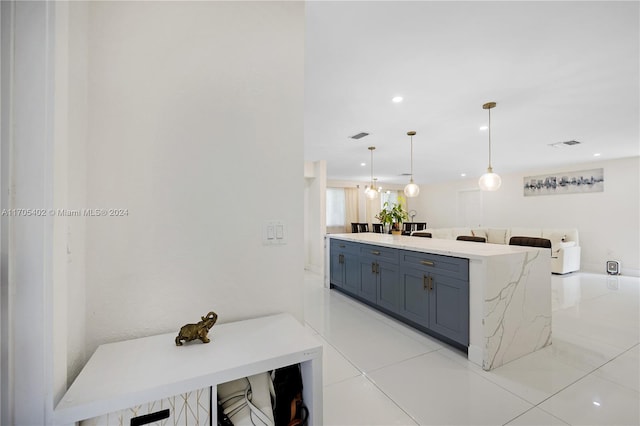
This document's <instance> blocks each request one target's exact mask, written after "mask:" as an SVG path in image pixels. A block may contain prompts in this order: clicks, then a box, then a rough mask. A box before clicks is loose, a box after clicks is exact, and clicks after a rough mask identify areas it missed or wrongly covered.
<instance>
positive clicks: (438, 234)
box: [429, 228, 455, 240]
mask: <svg viewBox="0 0 640 426" xmlns="http://www.w3.org/2000/svg"><path fill="white" fill-rule="evenodd" d="M429 232H431V235H432V236H433V238H441V239H445V240H453V239H454V238H455V237H454V236H453V229H451V228H435V229H431V230H429Z"/></svg>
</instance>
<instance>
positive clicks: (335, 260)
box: [329, 244, 344, 287]
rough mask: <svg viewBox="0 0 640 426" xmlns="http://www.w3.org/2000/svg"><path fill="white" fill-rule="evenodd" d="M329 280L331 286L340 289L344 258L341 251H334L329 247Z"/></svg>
mask: <svg viewBox="0 0 640 426" xmlns="http://www.w3.org/2000/svg"><path fill="white" fill-rule="evenodd" d="M329 259H330V264H329V279H330V281H331V284H333V285H335V286H338V287H342V285H343V282H344V257H343V254H342V252H341V251H339V250H336V249H334V246H333V244H332V245H331V251H330V254H329Z"/></svg>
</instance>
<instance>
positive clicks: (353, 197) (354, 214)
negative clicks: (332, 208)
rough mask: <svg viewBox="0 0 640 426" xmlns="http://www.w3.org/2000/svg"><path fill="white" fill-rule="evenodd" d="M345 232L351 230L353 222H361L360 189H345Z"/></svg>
mask: <svg viewBox="0 0 640 426" xmlns="http://www.w3.org/2000/svg"><path fill="white" fill-rule="evenodd" d="M344 212H345V228H347V229H346V230H345V232H351V222H360V219H359V217H360V215H359V212H358V189H357V188H345V189H344Z"/></svg>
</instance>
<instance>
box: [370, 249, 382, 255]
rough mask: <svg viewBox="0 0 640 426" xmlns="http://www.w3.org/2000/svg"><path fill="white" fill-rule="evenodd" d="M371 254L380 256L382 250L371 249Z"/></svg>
mask: <svg viewBox="0 0 640 426" xmlns="http://www.w3.org/2000/svg"><path fill="white" fill-rule="evenodd" d="M371 254H375V255H376V256H379V255H380V252H379V251H377V250H371Z"/></svg>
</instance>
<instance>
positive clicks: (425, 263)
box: [420, 260, 436, 266]
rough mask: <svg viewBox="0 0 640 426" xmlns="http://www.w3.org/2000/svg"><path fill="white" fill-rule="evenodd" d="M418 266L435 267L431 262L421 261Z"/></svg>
mask: <svg viewBox="0 0 640 426" xmlns="http://www.w3.org/2000/svg"><path fill="white" fill-rule="evenodd" d="M420 264H422V265H425V266H435V265H436V264H435V263H433V262H432V261H431V260H421V261H420Z"/></svg>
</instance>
